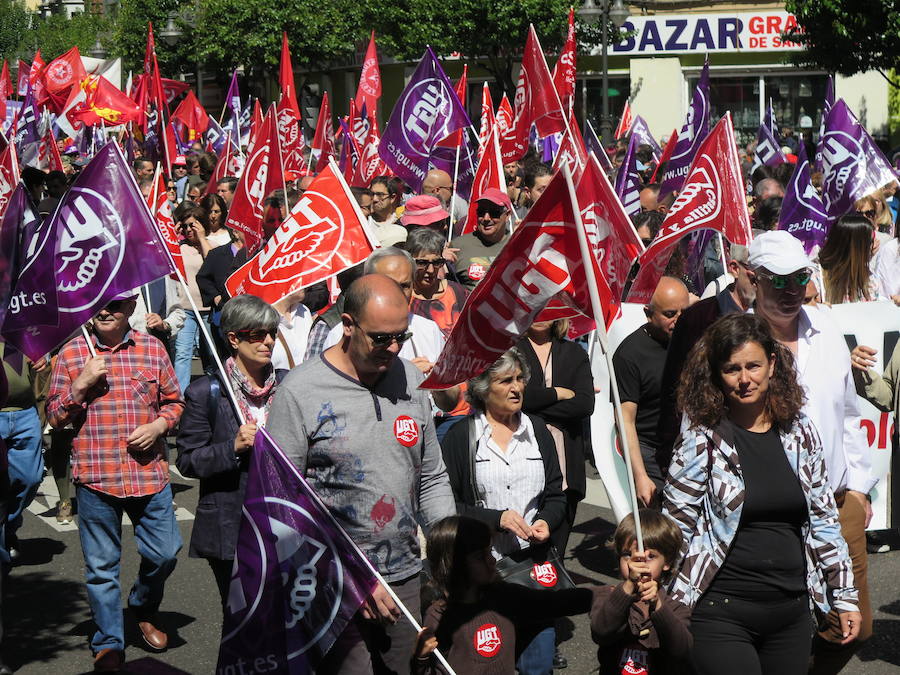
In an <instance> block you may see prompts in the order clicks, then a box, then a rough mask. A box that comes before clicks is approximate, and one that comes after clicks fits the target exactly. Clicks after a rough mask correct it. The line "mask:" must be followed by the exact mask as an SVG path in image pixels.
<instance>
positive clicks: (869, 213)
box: [860, 209, 876, 220]
mask: <svg viewBox="0 0 900 675" xmlns="http://www.w3.org/2000/svg"><path fill="white" fill-rule="evenodd" d="M860 213H861V214H862V215H864V216H865V217H866V218H868V219H870V220H871V219H872V218H874V217H875V215H876V211H875V209H869V210H867V211H860Z"/></svg>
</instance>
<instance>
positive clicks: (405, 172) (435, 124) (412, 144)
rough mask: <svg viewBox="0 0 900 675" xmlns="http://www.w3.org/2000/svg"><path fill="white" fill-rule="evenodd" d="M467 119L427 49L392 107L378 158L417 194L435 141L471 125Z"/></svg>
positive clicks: (453, 92) (454, 92) (435, 58)
mask: <svg viewBox="0 0 900 675" xmlns="http://www.w3.org/2000/svg"><path fill="white" fill-rule="evenodd" d="M471 124H472V123H471V122H470V121H469V116H468V115H467V114H466V111H465V109H464V108H463V106H462V103H460V100H459V97H458V96H457V95H456V91H455V90H454V88H453V85H452V84H451V83H450V80H449V79H447V75H446V74H445V73H444V69H443V68H441V64H440V63H438V60H437V57H436V56H435V55H434V52H433V51H431V47H429V48H428V49H427V50H426V51H425V54H424V55H423V56H422V60H421V61H420V62H419V66H418V67H417V68H416V71H415V72H414V73H413V75H412V78H411V79H410V80H409V84H407V85H406V88H405V89H404V90H403V93H402V94H400V98H399V99H398V100H397V102H396V103H395V104H394V109H393V111H392V112H391V118H390V119H389V120H388V123H387V126H386V127H385V129H384V134H383V135H382V137H381V144H380V145H379V146H378V154H379V155H380V156H381V159H383V160H384V163H385V164H387V165H388V166H389V167H390V168H391V170H393V171H394V173H396V174H397V176H398V177H399V178H401V179H403V180H404V181H406V183H407V184H408V185H409V186H410V187H411V188H412V189H413V190H414V191H416V192H418V191H419V190H420V189H421V187H422V181H423V180H424V179H425V174H426V173H427V172H428V169H429V168H430V164H431V162H430V159H431V155H432V152H433V151H434V148H435V146H436V145H437V143H438V141H440V140H441V139H442V138H446V137H447V136H449V135H450V134H452V133H453V132H454V131H456V130H457V129H462V128H464V127H467V126H469V125H471Z"/></svg>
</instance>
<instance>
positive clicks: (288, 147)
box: [276, 96, 306, 180]
mask: <svg viewBox="0 0 900 675" xmlns="http://www.w3.org/2000/svg"><path fill="white" fill-rule="evenodd" d="M276 112H277V114H278V138H279V139H280V141H281V152H282V155H283V158H284V178H285V180H294V179H295V178H298V177H300V176H302V175H304V173H305V171H306V167H305V166H304V165H303V148H304V143H303V134H302V133H300V124H299V123H298V121H297V120H298V119H299V118H298V117H295V116H294V110H293V109H292V108H291V102H290V101H289V100H288V98H287V97H286V96H282V97H281V100H279V101H278V106H277V108H276Z"/></svg>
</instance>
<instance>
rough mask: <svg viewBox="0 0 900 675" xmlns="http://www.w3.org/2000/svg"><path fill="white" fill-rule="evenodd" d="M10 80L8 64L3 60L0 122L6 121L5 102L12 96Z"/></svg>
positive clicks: (0, 74) (0, 79)
mask: <svg viewBox="0 0 900 675" xmlns="http://www.w3.org/2000/svg"><path fill="white" fill-rule="evenodd" d="M12 92H13V88H12V80H11V79H10V78H9V63H8V62H7V61H6V59H3V70H2V71H0V120H5V119H6V101H7V99H8V98H9V97H10V96H12Z"/></svg>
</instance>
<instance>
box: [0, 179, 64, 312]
mask: <svg viewBox="0 0 900 675" xmlns="http://www.w3.org/2000/svg"><path fill="white" fill-rule="evenodd" d="M40 224H41V221H40V219H39V218H38V216H37V211H36V210H35V208H34V207H33V206H32V204H31V199H30V198H29V197H28V190H26V189H25V184H24V183H21V182H20V183H19V184H18V185H17V186H16V187H15V189H14V190H13V193H12V195H11V196H10V198H9V204H8V205H7V207H6V212H5V213H4V214H3V222H2V225H0V325H2V323H3V320H4V319H5V318H6V314H7V312H9V311H12V312H14V313H15V312H19V311H21V309H23V308H25V307H27V306H28V304H29V303H31V302H33V301H34V298H33V297H32V296H29V297H25V294H24V293H22V295H21V296H20V295H19V294H18V293H16V294H15V297H14V296H13V293H14V291H15V290H16V289H15V288H14V285H15V280H16V278H17V277H18V275H19V272H20V270H21V267H22V264H21V263H22V259H21V258H22V255H21V251H23V250H28V247H27V244H28V243H29V242H30V241H31V239H32V238H33V237H34V236H35V235H36V234H37V231H38V228H39V227H40ZM23 244H26V245H23ZM51 281H52V279H51V278H48V279H46V280H45V285H46V286H49V285H51V283H50V282H51ZM52 299H55V298H52ZM48 305H49V306H47V312H48V314H50V315H51V316H55V315H56V306H55V304H53V303H52V302H51V303H48Z"/></svg>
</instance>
